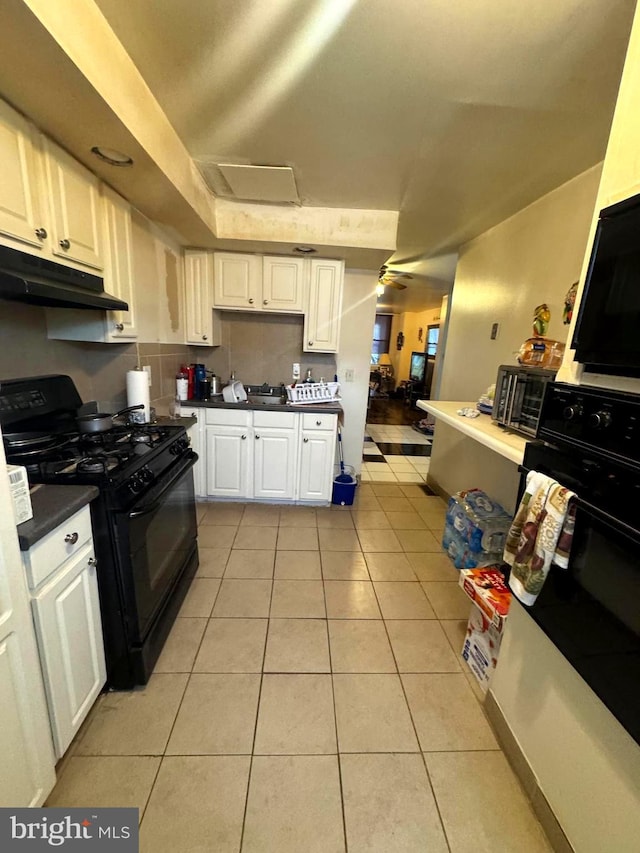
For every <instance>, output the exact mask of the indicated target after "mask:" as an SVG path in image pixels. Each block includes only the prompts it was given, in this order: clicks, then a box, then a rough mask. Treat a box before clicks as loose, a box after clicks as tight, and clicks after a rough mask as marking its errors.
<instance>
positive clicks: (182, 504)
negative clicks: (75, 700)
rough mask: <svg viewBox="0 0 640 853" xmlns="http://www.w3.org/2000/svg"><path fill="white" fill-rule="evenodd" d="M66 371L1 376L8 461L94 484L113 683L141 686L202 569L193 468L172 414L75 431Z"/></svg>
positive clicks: (54, 477)
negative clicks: (161, 418)
mask: <svg viewBox="0 0 640 853" xmlns="http://www.w3.org/2000/svg"><path fill="white" fill-rule="evenodd" d="M80 405H81V401H80V397H79V395H78V392H77V390H76V388H75V386H74V384H73V382H72V380H71V378H70V377H69V376H62V375H53V376H36V377H27V378H24V379H13V380H4V381H3V382H1V383H0V425H2V431H3V435H2V437H3V442H4V445H5V450H6V455H7V459H8V460H9V461H10V462H13V463H14V464H17V465H24V466H25V467H26V470H27V476H28V478H29V482H30V483H55V484H58V485H79V484H82V485H92V486H96V487H97V488H98V491H99V494H98V497H97V498H95V499H94V500H93V501H92V502H91V521H92V532H93V538H94V545H95V552H96V559H97V570H96V573H97V579H98V590H99V593H100V610H101V616H102V628H103V634H104V649H105V658H106V662H107V686H108V687H110V688H114V689H129V688H131V687H134V686H135V685H136V684H145V683H146V682H147V681H148V679H149V676H150V675H151V672H152V671H153V667H154V664H155V662H156V660H157V658H158V655H159V654H160V651H161V650H162V646H163V644H164V641H165V639H166V637H167V635H168V633H169V630H170V629H171V625H172V623H173V621H174V619H175V617H176V614H177V612H178V610H179V608H180V605H181V603H182V601H183V599H184V597H185V595H186V592H187V590H188V588H189V584H190V583H191V580H192V578H193V576H194V575H195V572H196V569H197V566H198V548H197V522H196V506H195V498H194V487H193V466H194V464H195V462H196V460H197V458H198V457H197V455H196V454H195V453H194V451H193V450H192V449H191V447H190V446H189V439H188V437H187V435H186V431H185V428H184V426H182V425H180V424H178V423H176V422H175V421H168V422H167V421H164V422H163V423H159V424H157V423H153V424H151V423H149V424H141V425H140V424H120V425H117V426H116V425H114V426H111V425H109V426H110V428H109V429H107V430H105V431H103V432H99V433H96V434H84V433H81V432H79V430H78V422H77V415H78V412H79V407H80Z"/></svg>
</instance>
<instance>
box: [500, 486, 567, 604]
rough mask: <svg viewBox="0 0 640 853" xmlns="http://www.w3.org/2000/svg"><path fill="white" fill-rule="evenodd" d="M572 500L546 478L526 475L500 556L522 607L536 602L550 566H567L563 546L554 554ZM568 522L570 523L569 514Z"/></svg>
mask: <svg viewBox="0 0 640 853" xmlns="http://www.w3.org/2000/svg"><path fill="white" fill-rule="evenodd" d="M573 497H575V494H574V493H573V492H572V491H570V490H569V489H567V488H565V487H564V486H561V485H560V483H558V482H557V481H556V480H553V479H552V478H551V477H547V476H546V475H545V474H540V473H539V472H538V471H530V472H529V474H528V475H527V485H526V488H525V492H524V495H523V496H522V500H521V502H520V506H519V507H518V510H517V512H516V515H515V517H514V519H513V523H512V525H511V529H510V530H509V533H508V534H507V542H506V545H505V549H504V555H503V556H504V560H505V562H506V563H508V564H509V565H510V566H511V575H510V577H509V586H510V587H511V590H512V592H513V593H514V595H515V596H516V597H517V598H518V599H519V600H520V601H521V602H522V603H523V604H527V605H529V606H530V605H532V604H533V603H534V602H535V600H536V598H537V597H538V595H539V593H540V590H541V589H542V585H543V584H544V582H545V579H546V577H547V575H548V573H549V569H550V567H551V563H552V562H556V560H557V561H558V562H560V563H561V564H562V562H564V565H565V566H566V564H567V563H566V561H567V559H568V554H567V548H566V542H563V548H562V553H561V554H556V550H557V546H558V540H559V539H560V534H561V532H562V530H563V527H564V525H565V521H566V520H567V511H568V509H569V502H570V500H571V499H572V498H573ZM569 519H570V521H571V523H572V522H573V518H572V514H569ZM571 529H572V528H571Z"/></svg>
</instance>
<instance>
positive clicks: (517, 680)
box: [491, 604, 640, 853]
mask: <svg viewBox="0 0 640 853" xmlns="http://www.w3.org/2000/svg"><path fill="white" fill-rule="evenodd" d="M491 692H492V693H493V696H494V698H495V700H496V702H497V703H498V705H499V707H500V709H501V711H502V714H503V715H504V717H505V718H506V720H507V721H508V723H509V726H510V728H511V730H512V732H513V734H514V735H515V738H516V740H517V741H518V743H519V745H520V748H521V749H522V751H523V752H524V754H525V756H526V757H527V759H528V761H529V763H530V764H531V765H532V768H533V771H534V773H535V775H536V777H537V780H538V784H539V786H540V788H541V789H542V792H543V793H544V795H545V797H546V798H547V800H548V802H549V804H550V806H551V808H552V809H553V811H554V813H555V816H556V817H557V819H558V821H559V822H560V825H561V826H562V828H563V830H564V832H565V834H566V835H567V837H568V839H569V841H570V842H571V844H572V845H573V848H574V850H576V853H609V851H610V853H636V851H637V850H638V844H639V841H638V839H640V748H639V747H638V745H637V744H636V743H635V741H633V740H632V738H631V737H630V736H629V735H628V734H627V732H626V731H625V730H624V729H623V728H622V726H621V725H620V724H619V723H618V721H617V720H616V719H615V718H614V717H613V716H612V715H611V714H610V712H609V711H608V710H607V709H606V708H605V706H604V705H603V704H602V703H601V702H600V701H599V699H597V697H596V696H595V694H594V693H593V692H592V691H591V690H590V689H589V688H588V687H587V685H586V684H585V682H584V681H583V680H582V679H581V678H580V676H579V675H578V674H577V673H576V671H575V670H574V669H573V667H572V666H570V664H569V663H568V662H567V661H566V660H565V658H564V657H563V656H562V655H561V654H560V652H559V651H558V650H557V649H556V647H555V646H554V645H553V644H552V643H551V641H550V640H549V639H548V638H547V637H546V635H545V634H543V633H542V631H541V630H540V629H539V628H538V626H537V625H536V624H535V622H533V620H532V619H530V618H529V616H528V615H527V613H526V612H525V611H524V609H523V608H522V607H521V606H519V605H518V604H514V605H512V607H511V609H510V612H509V619H508V622H507V628H506V633H505V636H504V639H503V642H502V647H501V649H500V658H499V660H498V667H497V670H496V673H495V676H494V678H493V682H492V684H491Z"/></svg>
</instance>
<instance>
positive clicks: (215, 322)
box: [184, 250, 222, 347]
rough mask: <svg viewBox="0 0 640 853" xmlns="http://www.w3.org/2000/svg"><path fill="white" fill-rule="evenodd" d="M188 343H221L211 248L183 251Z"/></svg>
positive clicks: (197, 344) (215, 344)
mask: <svg viewBox="0 0 640 853" xmlns="http://www.w3.org/2000/svg"><path fill="white" fill-rule="evenodd" d="M184 279H185V282H184V288H185V314H186V343H188V344H195V345H196V346H205V347H213V346H220V344H221V343H222V330H221V324H220V317H219V314H218V313H217V312H216V311H214V310H213V256H212V254H211V252H204V251H192V250H187V251H185V253H184Z"/></svg>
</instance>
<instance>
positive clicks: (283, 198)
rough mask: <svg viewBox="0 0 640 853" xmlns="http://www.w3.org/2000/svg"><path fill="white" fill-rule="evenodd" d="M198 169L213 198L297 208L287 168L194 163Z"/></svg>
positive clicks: (290, 173) (294, 188)
mask: <svg viewBox="0 0 640 853" xmlns="http://www.w3.org/2000/svg"><path fill="white" fill-rule="evenodd" d="M198 167H199V168H200V171H201V172H202V175H203V177H204V179H205V180H206V182H207V184H208V185H209V187H210V188H211V189H212V190H213V192H214V193H215V194H216V195H217V196H222V197H227V198H234V199H237V200H238V201H257V202H264V203H268V204H300V197H299V196H298V190H297V187H296V180H295V176H294V174H293V169H292V168H291V167H290V166H242V165H236V164H233V163H204V162H202V161H198Z"/></svg>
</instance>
